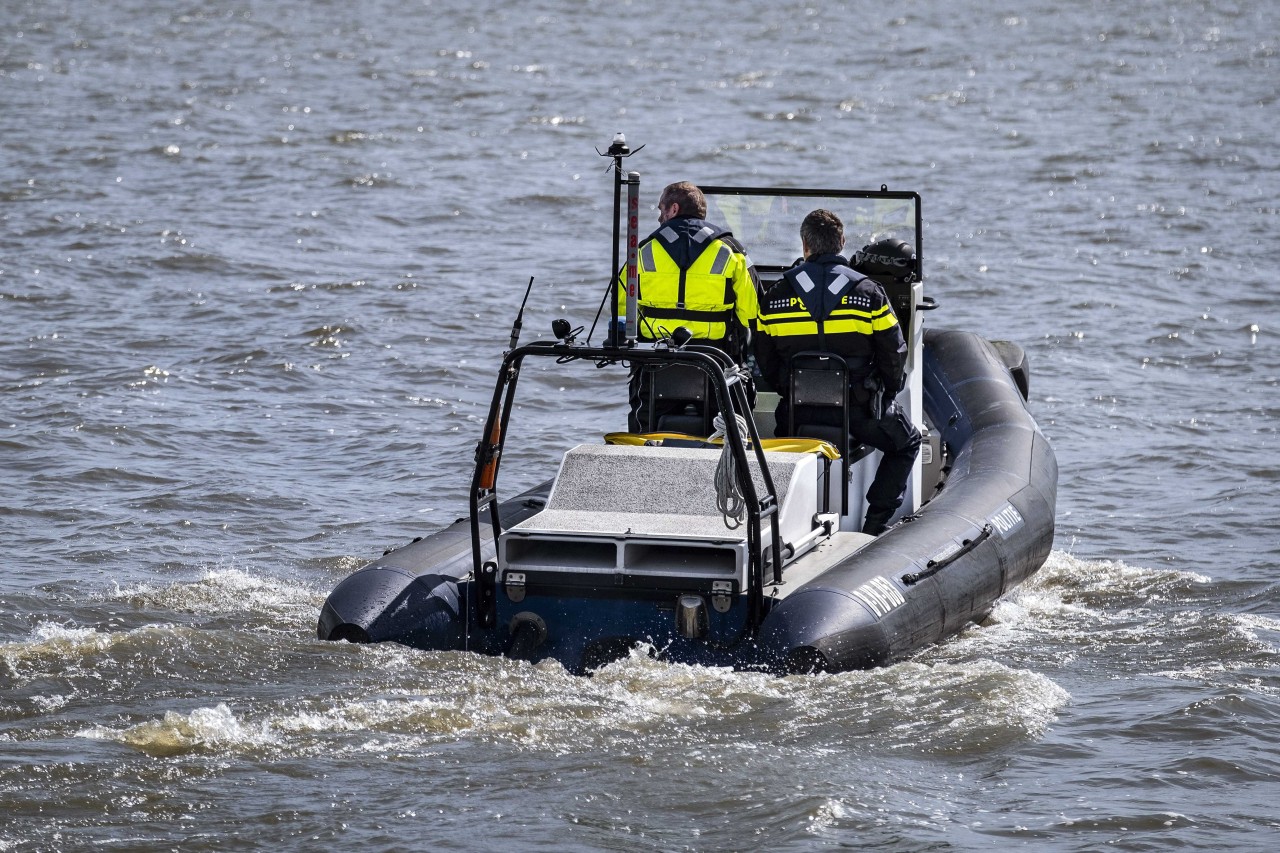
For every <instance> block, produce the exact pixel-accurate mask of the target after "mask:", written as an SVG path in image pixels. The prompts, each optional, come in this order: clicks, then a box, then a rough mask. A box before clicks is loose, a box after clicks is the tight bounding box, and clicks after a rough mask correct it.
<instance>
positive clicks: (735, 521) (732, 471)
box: [707, 413, 747, 530]
mask: <svg viewBox="0 0 1280 853" xmlns="http://www.w3.org/2000/svg"><path fill="white" fill-rule="evenodd" d="M733 419H734V421H735V422H736V423H737V425H738V434H739V435H743V436H745V435H746V434H747V419H746V418H744V417H743V416H742V415H738V414H735V415H734V416H733ZM711 424H712V426H714V427H715V429H716V431H715V432H713V433H712V434H711V436H710V437H709V438H708V439H707V441H715V440H716V439H717V438H719V439H725V431H724V415H723V413H721V414H717V415H716V417H715V420H713V421H712V422H711ZM737 470H738V464H737V462H735V461H734V458H733V451H732V450H731V449H730V448H729V442H728V441H727V440H725V442H724V445H723V446H722V447H721V449H720V461H719V462H717V463H716V477H715V484H716V509H718V510H720V514H721V515H723V516H724V526H725V527H727V528H729V529H730V530H733V529H734V528H735V527H738V526H739V525H741V524H742V516H743V514H745V513H746V511H747V502H746V500H745V499H743V497H742V491H741V490H740V489H739V488H738V477H737Z"/></svg>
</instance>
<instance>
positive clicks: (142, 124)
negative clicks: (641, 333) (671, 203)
mask: <svg viewBox="0 0 1280 853" xmlns="http://www.w3.org/2000/svg"><path fill="white" fill-rule="evenodd" d="M1120 5H1123V7H1124V8H1123V9H1121V8H1119V7H1118V6H1117V4H1114V3H1100V2H1099V3H1079V4H1068V5H1066V6H1063V5H1062V4H1048V3H1044V2H1039V3H1034V4H1021V5H1020V7H1019V8H1013V7H1010V8H997V7H991V6H989V5H985V4H980V3H962V4H959V5H956V4H950V3H945V4H944V3H940V2H928V3H924V4H914V5H911V4H909V5H907V6H904V7H902V8H897V9H893V10H887V9H884V8H881V7H873V6H870V5H867V4H860V3H855V4H846V5H837V4H821V5H819V4H814V5H812V6H806V5H803V4H792V3H784V4H773V3H738V4H728V3H723V4H722V3H712V4H711V5H710V6H705V5H704V7H701V8H700V9H699V11H698V14H697V15H696V16H695V15H694V14H693V10H692V9H683V10H681V11H680V12H679V13H678V14H677V13H675V12H674V11H672V10H668V12H667V13H661V14H660V13H658V12H656V11H655V10H654V7H651V6H649V5H645V4H638V3H631V4H628V3H621V4H606V3H599V2H594V3H571V2H562V0H542V2H535V3H526V4H517V5H514V6H509V5H508V4H502V3H488V2H479V3H458V2H453V0H446V1H445V2H425V0H420V2H414V3H392V2H389V0H374V2H367V3H345V4H342V3H299V2H291V0H284V2H273V3H263V2H255V0H246V1H245V2H240V3H234V4H230V5H226V4H222V5H219V4H205V5H204V6H201V5H195V6H184V7H181V8H178V7H173V6H172V5H163V4H162V5H160V6H157V5H155V4H145V3H141V2H112V3H106V2H99V3H93V2H52V3H46V2H39V3H37V2H22V0H16V2H10V3H7V4H5V7H4V9H3V10H0V24H3V34H4V35H3V38H2V39H0V108H2V109H3V115H4V117H5V131H4V134H3V137H2V142H0V146H2V151H3V156H2V157H0V223H2V226H3V227H2V228H0V317H2V318H3V320H4V326H5V328H6V330H7V334H6V335H5V337H4V338H3V341H2V342H0V470H3V473H4V484H5V486H6V488H4V489H3V492H2V493H0V518H2V519H3V530H4V533H3V538H2V539H0V542H2V543H3V553H4V561H3V571H2V572H0V816H2V817H0V850H90V849H93V850H102V849H116V850H149V849H162V848H170V847H174V848H180V849H183V850H214V849H268V848H269V849H279V848H284V849H322V848H328V847H334V846H342V847H349V846H359V847H362V848H365V849H372V850H395V849H421V848H423V847H425V846H436V847H444V848H454V849H485V848H488V849H494V848H498V847H502V848H503V849H509V848H512V847H514V846H517V845H518V846H520V847H525V848H540V849H556V850H598V849H616V850H624V849H625V850H634V849H653V850H684V849H689V850H719V849H755V848H764V847H768V848H772V849H810V848H813V847H823V846H830V847H854V846H857V847H863V846H865V847H873V848H876V849H885V850H903V851H912V850H952V849H954V850H978V849H982V850H986V849H990V848H991V847H992V846H993V845H1020V846H1023V847H1026V848H1029V849H1036V850H1084V849H1099V848H1102V847H1104V846H1105V847H1109V848H1114V849H1120V850H1166V849H1189V850H1220V849H1233V850H1260V851H1261V850H1272V849H1274V848H1275V846H1276V844H1277V842H1280V818H1277V812H1276V808H1275V805H1274V804H1275V802H1276V801H1277V795H1278V794H1280V785H1278V784H1277V781H1278V779H1280V749H1278V748H1277V741H1278V740H1280V738H1278V737H1277V735H1276V733H1275V731H1276V723H1277V720H1278V719H1280V696H1278V689H1280V679H1278V678H1277V649H1278V648H1280V621H1278V619H1277V605H1276V600H1277V591H1278V590H1277V584H1276V575H1277V570H1278V569H1280V523H1278V522H1277V521H1276V519H1275V505H1276V496H1277V489H1278V484H1280V466H1278V463H1277V459H1278V458H1280V457H1277V455H1276V451H1275V447H1276V424H1277V415H1278V414H1280V403H1278V401H1280V395H1278V394H1277V389H1276V386H1277V381H1278V378H1280V353H1278V352H1277V347H1276V343H1275V341H1276V338H1275V332H1276V329H1277V327H1278V326H1280V323H1278V321H1280V316H1278V313H1280V312H1278V311H1277V309H1276V307H1275V306H1276V304H1277V298H1278V297H1280V285H1277V279H1276V276H1275V271H1276V269H1277V268H1280V249H1278V248H1277V244H1276V241H1275V239H1274V235H1275V234H1276V233H1277V231H1278V230H1280V227H1278V226H1280V215H1278V213H1277V210H1278V208H1277V204H1276V199H1277V198H1278V197H1280V179H1278V178H1277V174H1280V172H1278V167H1280V147H1278V146H1277V144H1276V142H1275V129H1274V118H1275V115H1276V110H1277V99H1278V97H1280V68H1278V65H1280V60H1278V59H1277V56H1276V49H1277V41H1276V33H1278V32H1280V11H1277V7H1275V6H1274V4H1270V3H1263V2H1241V3H1235V4H1225V5H1224V4H1207V3H1193V2H1178V0H1171V1H1170V2H1149V3H1130V4H1120ZM618 130H623V131H625V132H626V133H627V134H628V138H629V140H630V141H631V142H632V144H633V145H639V144H640V143H644V144H646V146H647V147H646V148H645V150H644V151H642V152H640V153H639V154H638V155H636V156H635V157H633V158H632V159H631V160H630V161H629V165H630V166H632V167H633V168H635V169H637V170H639V171H640V172H641V173H642V176H643V178H642V180H643V182H644V187H645V193H646V202H647V203H651V202H652V200H653V199H652V197H653V196H654V194H655V193H656V191H657V189H658V188H659V187H660V186H661V185H662V184H664V183H666V182H669V181H671V180H677V179H683V178H691V179H694V180H698V181H703V182H706V183H744V184H760V185H771V184H776V185H793V186H803V185H809V186H814V185H818V186H838V187H843V186H850V187H878V186H879V185H880V184H882V183H884V184H888V185H889V186H890V187H891V188H894V189H915V190H918V191H919V192H920V193H921V194H922V196H923V199H924V211H925V217H926V226H927V227H926V237H925V246H926V257H925V265H926V275H927V279H926V287H927V288H928V291H929V293H931V294H932V295H935V296H936V297H937V298H938V299H939V300H940V301H941V302H942V303H943V309H942V310H940V311H938V312H935V313H934V314H933V315H931V316H930V318H929V319H930V321H932V322H933V323H934V324H936V325H940V326H955V327H960V328H969V329H974V330H976V331H979V332H982V333H984V334H986V335H988V336H990V337H997V338H1010V339H1013V340H1017V341H1020V342H1021V343H1023V344H1024V345H1025V346H1026V348H1027V350H1028V354H1029V357H1030V360H1031V364H1032V368H1033V377H1032V398H1033V404H1034V409H1035V411H1036V413H1037V415H1038V417H1039V418H1040V420H1041V423H1042V425H1043V427H1044V429H1045V432H1046V433H1047V434H1048V435H1049V436H1050V438H1051V440H1052V441H1053V443H1054V446H1055V449H1056V451H1057V453H1058V458H1059V463H1060V465H1061V468H1062V480H1061V485H1060V492H1059V500H1058V506H1059V519H1058V537H1057V541H1056V543H1055V551H1054V553H1053V555H1052V556H1051V558H1050V560H1049V562H1048V564H1047V565H1046V566H1045V568H1044V569H1043V570H1042V571H1041V572H1040V574H1039V575H1038V576H1037V577H1036V578H1035V579H1034V580H1033V581H1032V582H1031V583H1029V584H1027V585H1026V586H1025V587H1024V588H1022V589H1021V590H1019V591H1018V592H1017V593H1016V594H1014V595H1012V596H1011V597H1010V598H1009V599H1007V600H1006V601H1004V602H1002V603H1001V604H1000V605H999V606H998V607H997V609H996V611H995V612H994V613H993V615H992V618H991V620H990V621H989V623H988V624H986V625H983V626H982V627H975V628H972V629H971V630H969V631H968V632H966V633H965V634H963V635H962V636H960V637H958V638H956V639H955V640H953V641H952V642H949V643H947V644H945V645H943V646H941V647H938V648H933V649H929V650H926V651H925V652H923V653H922V654H920V655H919V656H918V657H917V658H915V659H914V660H910V661H906V662H903V663H900V664H898V665H895V666H892V667H888V668H886V669H882V670H877V671H873V672H867V673H853V674H845V675H838V676H830V677H811V678H785V679H776V678H769V677H765V676H759V675H753V674H743V673H733V672H728V671H721V670H708V669H697V668H685V667H678V666H671V665H667V664H661V663H657V662H654V661H652V660H650V659H649V658H647V657H646V656H645V655H644V654H642V653H637V654H635V655H634V656H633V657H632V658H630V659H627V660H623V661H619V662H617V663H615V664H612V665H610V666H609V667H607V668H605V669H604V670H603V671H601V672H600V673H599V674H597V675H596V676H595V677H593V678H589V679H588V678H574V677H571V676H568V675H567V674H565V673H564V672H563V671H562V670H560V669H559V668H557V667H555V666H546V665H540V666H536V667H531V666H528V665H526V664H520V663H512V662H509V661H502V660H491V659H482V658H477V657H470V656H466V655H454V654H425V653H421V652H416V651H412V650H408V649H403V648H398V647H354V646H349V645H345V644H342V645H334V644H322V643H319V642H318V641H316V640H315V639H314V628H315V619H316V615H317V612H318V609H319V606H320V603H321V602H322V601H323V598H324V596H325V594H326V593H327V592H328V590H329V589H331V588H332V587H333V585H334V584H336V583H337V581H338V580H339V579H341V578H342V577H344V576H345V575H346V574H348V573H350V572H351V571H353V570H354V569H355V568H356V567H358V566H359V565H360V564H361V563H363V562H364V561H366V560H367V559H369V558H371V557H373V556H376V555H377V554H379V553H381V551H382V549H383V548H385V547H387V546H390V545H397V544H401V543H403V542H404V541H406V540H408V539H410V538H412V537H413V536H418V535H423V534H425V533H428V532H430V531H432V530H434V529H437V528H438V527H440V526H442V525H444V524H445V523H447V522H449V521H451V520H452V519H453V518H455V517H456V516H457V515H458V514H460V512H461V511H462V509H463V507H464V493H465V485H466V481H467V478H468V476H469V475H468V473H467V472H466V471H465V470H464V468H463V465H462V463H463V462H465V460H466V459H467V458H469V456H470V454H471V450H472V448H473V446H474V443H475V441H476V439H477V431H478V428H479V421H480V419H481V418H482V416H483V409H482V406H483V405H485V404H486V403H487V398H488V396H489V394H490V392H491V388H492V385H491V381H492V378H491V372H492V370H493V368H494V365H495V363H496V360H497V358H498V357H499V355H500V353H501V350H502V348H503V346H504V344H505V340H506V335H507V331H508V329H509V325H510V322H511V319H512V317H513V314H514V309H515V303H516V302H517V301H518V298H519V295H520V294H521V293H522V292H523V287H524V284H525V283H526V282H527V280H528V276H529V275H530V274H534V275H536V276H537V280H536V284H535V287H534V291H533V296H532V297H531V300H530V306H529V310H528V311H527V313H526V316H525V330H526V332H525V334H526V339H528V338H531V337H532V336H533V335H535V334H540V333H541V331H542V330H543V329H545V328H546V327H547V326H548V324H549V322H550V320H551V319H553V318H554V317H558V316H565V317H568V318H571V319H573V320H574V321H575V322H579V323H589V322H590V319H591V316H592V314H593V313H594V311H595V308H596V305H597V304H598V302H599V298H600V290H599V288H600V286H601V285H602V284H603V281H604V280H605V278H606V277H607V266H608V263H607V262H608V258H609V243H608V240H609V233H610V220H609V205H610V203H611V194H612V189H611V185H610V183H609V177H608V175H607V174H606V173H605V171H604V161H602V160H601V159H600V158H599V157H597V156H596V154H595V152H594V151H593V150H592V149H593V147H594V146H599V147H602V148H603V147H604V146H606V145H607V144H608V142H609V139H610V138H611V137H612V135H613V133H614V132H616V131H618ZM648 215H649V213H648V212H646V216H648ZM583 383H585V388H584V387H583ZM529 384H531V385H532V386H533V389H534V390H535V392H536V393H534V394H533V395H532V396H526V397H525V399H526V403H525V405H524V407H523V408H522V410H521V411H520V413H519V415H518V418H517V420H518V422H519V426H520V427H521V428H522V430H523V434H524V435H526V436H528V438H527V440H526V441H525V442H523V443H522V444H520V445H519V447H518V448H514V447H512V446H511V445H508V447H509V450H512V451H513V452H512V453H511V455H510V456H509V457H508V459H507V462H506V465H505V466H504V474H507V475H508V476H510V477H512V478H513V486H518V485H521V484H525V485H527V484H529V483H532V482H535V481H536V480H538V479H540V477H541V475H542V474H543V470H542V469H539V468H538V466H537V464H535V463H542V462H545V461H546V460H549V459H550V458H552V455H553V454H554V452H555V451H556V449H557V448H558V447H559V446H560V445H561V444H562V443H563V442H564V441H565V438H566V436H574V435H583V436H589V435H593V434H598V433H599V432H600V431H601V430H602V429H611V428H615V427H616V426H617V425H618V424H619V423H621V405H622V402H623V397H624V394H623V393H622V391H621V390H620V389H616V388H615V387H614V386H613V385H612V384H611V383H610V381H609V379H608V377H606V376H603V375H602V376H600V377H592V378H590V379H588V380H581V381H580V382H579V383H578V384H575V385H572V386H569V387H565V383H563V382H561V381H559V380H558V379H557V377H555V376H553V375H550V374H546V375H543V376H538V377H536V378H535V379H534V381H533V382H532V383H529ZM584 391H585V392H586V393H585V396H587V397H589V398H590V400H591V402H590V403H589V404H588V405H585V407H581V408H575V407H579V406H581V400H582V397H583V396H584ZM522 464H523V465H525V467H526V468H527V469H528V471H527V473H524V474H519V473H517V472H518V470H519V468H520V467H521V465H522ZM522 478H523V479H522Z"/></svg>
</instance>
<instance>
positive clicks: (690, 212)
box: [658, 181, 707, 219]
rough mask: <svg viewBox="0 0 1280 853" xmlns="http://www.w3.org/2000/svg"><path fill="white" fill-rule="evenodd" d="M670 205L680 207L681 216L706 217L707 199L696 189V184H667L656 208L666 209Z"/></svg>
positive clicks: (685, 182) (682, 182) (681, 182)
mask: <svg viewBox="0 0 1280 853" xmlns="http://www.w3.org/2000/svg"><path fill="white" fill-rule="evenodd" d="M671 204H678V205H680V215H681V216H696V217H697V218H698V219H706V217H707V197H706V196H704V195H703V194H702V190H700V189H698V186H697V184H693V183H690V182H689V181H680V182H679V183H675V184H668V185H667V187H666V188H665V189H664V190H663V191H662V197H661V198H660V199H659V200H658V206H659V207H667V206H669V205H671Z"/></svg>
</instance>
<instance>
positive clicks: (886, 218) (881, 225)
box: [698, 185, 924, 281]
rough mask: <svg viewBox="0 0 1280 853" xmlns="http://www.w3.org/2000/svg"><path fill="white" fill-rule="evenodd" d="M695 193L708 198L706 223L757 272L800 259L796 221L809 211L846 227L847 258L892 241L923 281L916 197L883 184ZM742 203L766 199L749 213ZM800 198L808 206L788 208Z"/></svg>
mask: <svg viewBox="0 0 1280 853" xmlns="http://www.w3.org/2000/svg"><path fill="white" fill-rule="evenodd" d="M698 189H700V190H702V194H703V195H704V196H706V198H707V216H706V218H707V220H708V221H710V222H713V223H715V224H716V225H720V226H722V227H724V228H728V229H729V230H730V231H732V232H733V235H734V237H735V238H737V240H738V242H740V243H741V244H742V245H743V247H744V248H745V249H746V251H747V254H748V255H749V256H750V257H751V259H752V261H753V263H754V264H755V266H756V269H757V270H758V271H760V272H761V273H766V274H767V273H780V272H781V271H782V270H784V269H787V268H789V267H791V266H792V265H793V264H794V263H795V261H796V260H797V259H798V258H799V257H800V222H801V220H803V219H804V217H805V215H806V214H808V213H809V211H811V210H814V209H816V208H819V207H822V208H826V209H828V210H831V211H832V212H833V213H835V214H836V215H837V216H839V217H840V219H841V221H842V222H843V223H844V227H845V247H844V255H845V257H846V258H848V257H850V256H851V255H853V253H855V252H857V251H858V250H859V249H861V248H862V247H863V246H865V245H867V244H869V243H872V242H875V241H876V240H880V239H883V238H886V237H896V238H899V239H902V240H905V241H906V242H907V244H908V245H910V246H912V247H914V249H915V261H914V269H913V273H914V280H915V281H923V280H924V251H923V250H924V242H923V231H924V219H923V215H922V213H921V209H920V194H919V193H915V192H904V191H890V190H889V189H888V187H887V186H883V185H882V186H881V188H880V189H879V190H836V189H813V188H789V187H733V186H712V185H705V186H704V185H699V187H698ZM744 199H757V200H759V199H769V205H768V206H767V207H765V208H763V209H760V210H750V209H748V208H747V207H745V206H742V205H740V204H739V203H740V202H741V201H743V200H744ZM803 199H809V200H810V201H809V203H808V204H803V203H802V204H798V205H795V204H792V203H791V202H792V201H793V200H803ZM734 207H737V209H736V210H732V209H731V208H734ZM757 207H758V205H757Z"/></svg>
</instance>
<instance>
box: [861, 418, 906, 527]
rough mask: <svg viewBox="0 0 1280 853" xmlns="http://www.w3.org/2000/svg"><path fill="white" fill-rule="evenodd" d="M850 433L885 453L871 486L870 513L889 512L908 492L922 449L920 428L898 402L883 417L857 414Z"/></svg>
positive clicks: (890, 512) (868, 506) (882, 513)
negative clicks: (859, 415)
mask: <svg viewBox="0 0 1280 853" xmlns="http://www.w3.org/2000/svg"><path fill="white" fill-rule="evenodd" d="M849 434H850V435H852V436H853V438H854V440H855V441H860V442H862V443H863V444H865V445H867V446H869V447H874V448H875V449H876V450H879V451H880V452H881V453H883V454H884V458H883V459H881V460H880V465H879V467H877V468H876V476H875V479H874V480H872V481H871V487H870V488H868V489H867V515H868V517H870V516H873V515H884V516H886V517H887V516H889V515H892V514H893V511H894V510H896V509H897V508H898V507H900V506H902V499H903V497H904V496H905V495H906V493H907V479H908V478H909V477H910V476H911V468H912V466H914V465H915V463H916V455H917V454H918V453H919V452H920V430H918V429H916V426H915V424H913V423H911V420H910V419H909V418H908V417H907V413H906V412H904V411H903V410H902V407H901V406H896V405H895V406H894V407H893V410H892V411H891V412H889V413H886V414H885V416H884V417H882V418H880V419H879V420H873V419H872V418H870V417H855V418H851V419H850V421H849Z"/></svg>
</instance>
